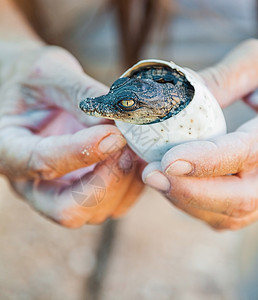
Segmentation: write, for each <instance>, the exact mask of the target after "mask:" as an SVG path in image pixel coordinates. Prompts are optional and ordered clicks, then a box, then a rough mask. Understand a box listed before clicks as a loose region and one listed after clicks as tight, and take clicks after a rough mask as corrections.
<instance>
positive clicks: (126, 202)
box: [111, 162, 144, 218]
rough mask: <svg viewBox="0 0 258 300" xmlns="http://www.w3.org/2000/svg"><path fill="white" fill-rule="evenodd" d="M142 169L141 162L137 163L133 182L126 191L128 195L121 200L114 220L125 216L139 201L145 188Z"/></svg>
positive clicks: (113, 213) (115, 211)
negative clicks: (141, 175)
mask: <svg viewBox="0 0 258 300" xmlns="http://www.w3.org/2000/svg"><path fill="white" fill-rule="evenodd" d="M142 169H143V164H140V162H136V168H135V174H134V176H133V178H132V181H131V182H130V185H129V186H128V190H127V191H126V194H125V195H124V197H123V198H122V199H121V201H120V203H119V204H118V206H117V207H116V208H115V209H114V211H113V212H112V215H111V217H112V218H119V217H121V216H123V215H124V214H125V213H126V212H127V211H128V210H129V209H130V208H131V206H132V205H133V204H134V203H135V202H136V201H137V199H138V197H139V195H140V193H141V192H142V190H143V188H144V185H143V182H142V179H141V177H140V174H141V173H142Z"/></svg>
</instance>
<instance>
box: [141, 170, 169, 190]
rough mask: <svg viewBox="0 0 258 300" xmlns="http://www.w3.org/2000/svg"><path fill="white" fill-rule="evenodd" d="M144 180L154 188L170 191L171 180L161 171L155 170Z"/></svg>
mask: <svg viewBox="0 0 258 300" xmlns="http://www.w3.org/2000/svg"><path fill="white" fill-rule="evenodd" d="M144 182H145V183H146V184H147V185H149V186H151V187H153V188H154V189H157V190H160V191H163V192H168V191H169V190H170V182H169V180H168V179H167V177H166V176H165V175H163V174H162V173H161V172H159V171H153V172H151V173H150V174H149V175H147V176H146V177H145V178H144Z"/></svg>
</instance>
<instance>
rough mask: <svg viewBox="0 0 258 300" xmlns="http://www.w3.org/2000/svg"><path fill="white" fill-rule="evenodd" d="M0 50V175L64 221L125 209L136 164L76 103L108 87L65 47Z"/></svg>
mask: <svg viewBox="0 0 258 300" xmlns="http://www.w3.org/2000/svg"><path fill="white" fill-rule="evenodd" d="M0 48H1V51H0V53H1V57H0V66H1V67H0V173H1V174H4V175H6V176H7V177H8V179H9V181H10V183H11V185H12V187H13V188H14V189H15V191H16V192H17V193H18V194H20V195H21V197H22V198H23V199H25V200H26V201H28V202H29V203H30V204H31V206H32V207H34V208H35V209H36V210H37V211H39V212H40V213H42V214H44V215H45V216H47V217H49V218H51V219H52V220H54V221H56V222H58V223H60V224H62V225H65V226H68V227H79V226H81V225H83V224H85V223H91V224H96V223H101V222H103V221H104V220H105V219H106V218H108V217H111V216H113V217H117V216H119V215H121V214H123V213H124V212H125V211H126V210H127V209H128V207H129V206H131V205H132V203H133V202H134V201H135V199H136V197H137V196H138V194H139V193H140V191H141V189H142V183H141V180H140V178H138V177H137V176H136V169H137V165H138V162H137V160H136V158H135V155H134V154H133V153H132V152H131V151H130V150H129V149H128V148H127V147H125V148H124V146H125V144H126V141H125V140H124V138H123V137H122V135H121V133H120V132H119V130H118V129H117V128H116V127H115V126H113V125H111V124H102V123H103V120H102V119H98V118H92V117H87V116H85V115H84V114H83V113H82V112H81V111H80V109H79V108H78V103H79V101H80V100H81V99H84V98H86V97H92V96H98V95H100V94H103V93H105V92H106V90H107V88H106V87H105V86H104V85H102V84H101V83H99V82H97V81H95V80H94V79H92V78H90V77H89V76H87V75H86V74H85V73H84V72H83V70H82V68H81V66H80V65H79V63H78V62H77V61H76V59H75V58H74V57H73V56H72V55H71V54H69V53H68V52H67V51H65V50H64V49H61V48H58V47H44V46H42V45H37V46H28V47H24V48H20V49H17V46H16V45H15V47H12V45H11V44H10V45H8V44H6V43H5V44H4V45H2V44H0ZM93 125H94V126H93ZM123 148H124V150H122V149H123ZM82 168H83V169H82ZM76 170H77V171H76ZM70 172H72V173H70ZM95 185H96V186H95ZM82 189H83V190H82ZM85 189H86V190H85ZM97 189H98V190H97ZM96 193H100V195H99V196H97V194H96Z"/></svg>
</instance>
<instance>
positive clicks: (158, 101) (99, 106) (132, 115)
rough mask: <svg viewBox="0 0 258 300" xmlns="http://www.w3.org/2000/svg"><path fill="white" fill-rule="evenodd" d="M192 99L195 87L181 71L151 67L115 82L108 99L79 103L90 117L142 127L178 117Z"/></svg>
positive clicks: (164, 67)
mask: <svg viewBox="0 0 258 300" xmlns="http://www.w3.org/2000/svg"><path fill="white" fill-rule="evenodd" d="M193 96H194V87H193V86H192V85H191V84H190V82H189V81H188V80H187V79H186V77H185V75H184V74H183V73H182V72H181V71H178V70H176V69H172V68H169V67H168V66H165V65H164V66H163V65H151V66H145V67H141V68H139V69H137V70H135V71H133V72H132V73H131V74H130V76H129V77H127V76H126V77H121V78H119V79H118V80H116V81H115V82H114V83H113V84H112V86H111V88H110V91H109V93H108V94H107V95H104V96H100V97H95V98H87V99H85V100H83V101H81V102H80V108H81V109H82V110H83V111H84V112H85V113H86V114H88V115H91V116H95V117H104V118H107V119H113V120H120V121H124V122H129V123H133V124H139V125H144V124H153V123H157V122H162V121H164V120H166V119H168V118H170V117H172V116H174V115H176V114H178V113H179V112H180V111H181V110H183V109H184V108H185V107H186V106H187V105H188V104H189V103H190V101H191V100H192V99H193Z"/></svg>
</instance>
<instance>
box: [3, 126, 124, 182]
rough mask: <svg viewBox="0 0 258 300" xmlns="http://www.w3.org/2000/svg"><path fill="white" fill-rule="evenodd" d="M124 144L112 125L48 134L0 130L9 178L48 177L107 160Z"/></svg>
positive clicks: (5, 171)
mask: <svg viewBox="0 0 258 300" xmlns="http://www.w3.org/2000/svg"><path fill="white" fill-rule="evenodd" d="M125 144H126V141H125V139H124V138H123V137H122V135H121V133H120V132H119V130H118V129H117V128H116V127H115V126H112V125H99V126H94V127H90V128H87V129H83V130H81V131H78V132H77V133H75V134H67V135H61V136H49V137H40V136H37V135H33V134H32V133H31V132H30V131H29V130H27V129H25V128H15V127H13V128H5V129H2V130H1V131H0V157H1V161H0V170H1V171H2V173H4V174H6V175H7V176H9V177H10V178H40V179H47V180H49V179H53V178H57V177H60V176H62V175H64V174H66V173H68V172H71V171H73V170H76V169H79V168H83V167H86V166H89V165H92V164H94V163H96V162H99V161H101V160H104V159H106V158H107V157H108V156H109V155H110V154H112V153H114V152H117V151H119V150H121V149H122V148H123V147H124V146H125Z"/></svg>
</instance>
